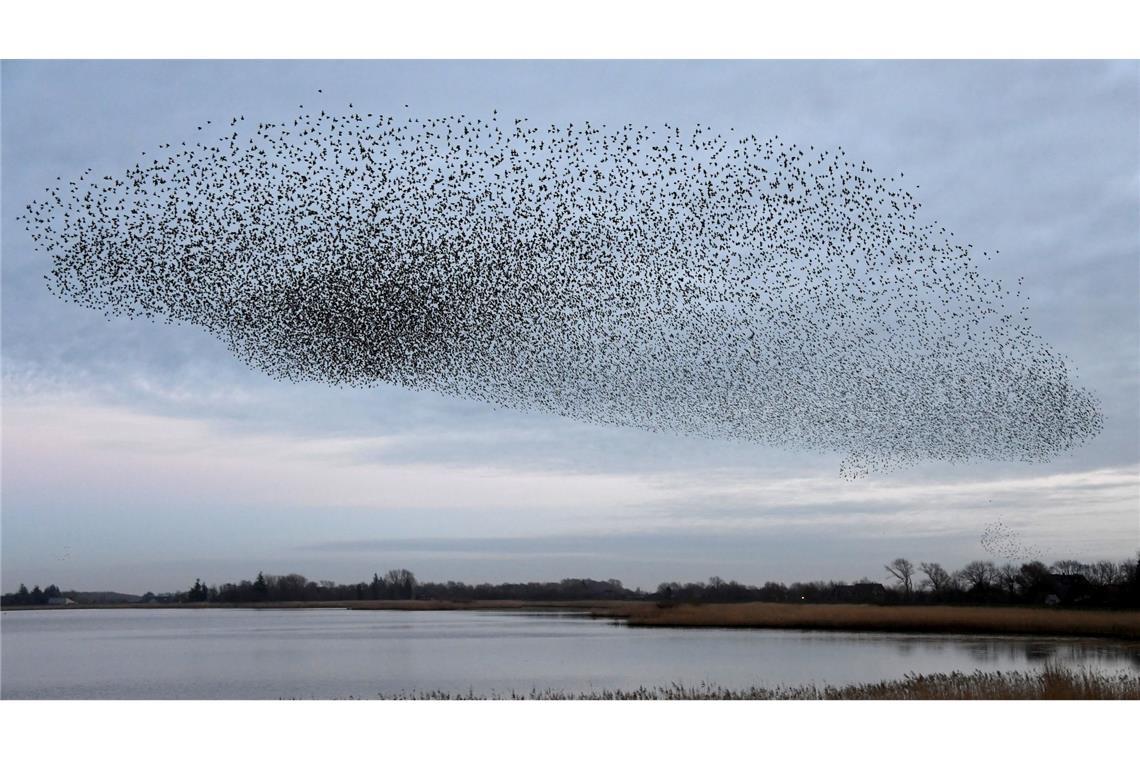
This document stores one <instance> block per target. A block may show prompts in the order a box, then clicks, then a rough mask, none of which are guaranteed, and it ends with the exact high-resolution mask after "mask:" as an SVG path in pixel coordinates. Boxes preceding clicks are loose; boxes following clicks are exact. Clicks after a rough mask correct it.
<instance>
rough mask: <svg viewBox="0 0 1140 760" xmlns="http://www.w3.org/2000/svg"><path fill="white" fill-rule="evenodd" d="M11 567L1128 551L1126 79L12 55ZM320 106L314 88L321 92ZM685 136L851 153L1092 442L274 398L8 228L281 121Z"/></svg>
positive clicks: (823, 565)
mask: <svg viewBox="0 0 1140 760" xmlns="http://www.w3.org/2000/svg"><path fill="white" fill-rule="evenodd" d="M2 77H3V91H2V108H3V114H2V118H3V124H2V129H3V133H2V161H3V179H2V182H3V188H2V190H3V271H2V274H3V284H2V297H3V302H2V317H3V325H2V331H3V332H2V339H3V344H2V357H0V358H2V360H3V384H4V385H3V423H2V424H3V475H2V499H3V504H2V523H3V524H2V529H3V534H2V549H3V558H2V574H3V577H2V585H3V588H4V590H6V591H7V590H12V589H14V588H15V587H16V586H17V585H18V584H19V583H20V582H25V583H27V584H28V585H29V586H31V585H32V584H40V585H46V584H49V583H56V584H58V585H60V586H61V587H63V588H73V587H74V588H78V589H85V590H96V589H114V590H120V591H128V592H142V591H146V590H148V589H149V590H154V591H156V592H157V591H166V590H173V589H177V588H185V587H188V586H189V585H190V584H192V583H193V581H194V578H195V577H201V578H202V579H203V580H205V581H207V582H208V583H221V582H224V581H227V580H234V579H238V578H247V577H252V576H253V575H255V574H256V573H257V572H258V571H259V570H263V571H265V572H267V573H285V572H300V573H303V574H305V575H307V576H308V577H310V578H313V579H330V580H336V581H342V582H347V581H355V580H358V579H362V578H365V577H370V576H371V574H372V573H373V572H374V571H379V572H383V571H384V570H385V569H388V568H392V567H408V568H410V569H411V570H413V571H414V572H415V573H416V574H417V575H418V576H419V577H421V578H424V579H430V580H445V579H449V578H453V579H461V580H468V581H500V580H538V579H558V578H562V577H568V576H592V577H597V578H609V577H617V578H620V579H622V580H623V581H625V582H626V583H627V585H630V586H636V585H641V586H644V587H650V586H655V585H656V584H657V583H659V582H661V581H665V580H703V579H706V578H707V577H708V576H710V575H714V574H715V575H720V576H723V577H726V578H736V579H738V580H741V581H745V582H749V583H762V582H764V581H767V580H784V581H790V580H807V579H817V578H835V579H848V580H854V579H857V578H860V577H862V576H869V577H871V578H873V579H876V580H884V575H885V573H884V571H883V569H882V565H883V563H884V562H886V561H889V560H890V559H892V558H894V557H896V556H906V557H910V558H911V559H913V560H916V561H917V560H935V561H941V562H942V563H944V564H946V565H953V566H957V565H960V564H962V563H964V562H966V561H968V560H971V559H992V560H994V561H997V562H999V563H1000V562H1003V561H1005V560H1006V558H1005V557H1002V556H999V555H993V554H989V553H988V552H987V551H986V550H985V549H984V548H983V547H982V546H981V545H980V543H979V539H980V537H981V535H982V533H983V531H984V530H985V529H986V526H987V525H989V524H991V523H994V522H997V521H1001V522H1002V523H1004V524H1005V525H1006V526H1008V527H1009V529H1010V530H1011V531H1012V532H1013V533H1014V534H1016V536H1017V538H1018V539H1019V540H1020V542H1021V543H1023V544H1025V545H1028V546H1031V547H1036V548H1037V549H1039V551H1040V552H1041V553H1042V555H1043V558H1044V559H1047V560H1049V559H1059V558H1062V557H1067V556H1075V557H1078V558H1083V559H1100V558H1111V559H1124V558H1126V557H1129V556H1133V555H1134V553H1135V551H1136V549H1137V548H1138V546H1140V388H1138V385H1137V380H1138V378H1140V65H1138V64H1136V63H1133V62H1129V63H1105V62H1097V63H1083V62H1056V63H1034V62H1001V63H989V62H966V63H957V62H953V63H911V62H884V63H877V62H820V63H810V62H805V63H783V62H777V63H769V62H748V63H734V62H709V63H705V62H696V63H688V62H671V63H657V62H612V63H611V62H539V63H528V62H504V63H497V62H485V63H483V62H345V63H323V62H298V63H276V62H235V63H229V62H188V63H186V62H171V63H165V62H97V63H85V62H60V63H51V62H48V63H43V62H28V63H24V62H15V63H13V62H5V63H4V64H3V70H2ZM318 88H320V89H323V90H324V93H323V94H320V95H318V94H317V89H318ZM348 102H352V103H353V104H354V105H355V106H356V108H357V110H360V111H371V112H377V113H384V112H393V113H394V112H396V111H400V112H402V113H407V112H405V111H403V106H404V104H408V105H409V106H410V109H409V112H411V113H413V114H416V115H419V116H439V115H447V114H457V113H464V114H467V115H469V116H478V115H480V114H489V113H490V112H491V110H492V109H498V110H499V113H500V114H506V115H508V116H510V115H518V116H526V117H528V118H530V119H532V120H534V121H536V122H539V123H542V122H547V123H565V122H576V121H585V120H591V121H597V122H605V123H609V124H614V123H624V122H634V123H639V124H655V123H657V124H659V123H663V122H669V123H671V124H672V123H677V124H682V123H689V124H691V123H695V122H698V121H699V122H701V123H704V124H708V125H711V126H712V127H713V128H718V129H723V130H725V131H727V130H728V129H729V128H730V127H732V128H735V129H736V130H738V131H741V130H743V131H747V132H751V133H754V134H757V135H760V136H762V137H766V136H769V135H773V134H778V135H780V136H781V138H784V137H786V138H789V139H790V140H792V141H794V142H797V143H804V144H812V145H815V146H817V147H820V146H823V147H825V148H827V147H831V146H840V145H841V146H842V147H843V148H844V149H845V150H846V151H847V153H848V156H850V157H854V158H855V159H856V160H866V161H867V162H868V164H870V165H871V166H872V167H874V169H875V170H876V172H877V173H880V174H884V175H890V174H893V173H897V172H899V171H903V172H905V174H906V181H907V182H908V183H913V185H917V186H920V188H919V189H918V190H915V191H914V193H915V196H916V197H917V198H918V199H919V200H920V201H922V202H923V204H924V210H923V213H924V214H925V217H924V218H925V219H927V220H935V219H936V220H938V221H939V222H941V223H943V224H945V226H946V227H947V228H949V229H951V230H953V231H954V232H955V234H956V238H957V239H958V240H961V241H963V242H971V243H973V244H974V246H975V248H977V249H986V250H990V251H993V250H1000V251H1001V253H1000V255H998V256H996V257H995V258H994V260H993V261H992V262H990V263H988V264H985V265H984V267H985V269H984V271H987V272H988V273H990V274H993V275H996V276H999V277H1002V278H1004V279H1007V280H1008V281H1013V280H1015V279H1016V278H1017V277H1018V276H1024V278H1025V286H1024V291H1025V292H1026V293H1027V294H1028V295H1029V298H1030V305H1031V306H1030V317H1031V320H1032V322H1033V324H1034V326H1035V327H1036V328H1037V330H1038V331H1039V333H1040V334H1041V335H1042V336H1043V337H1044V338H1045V339H1046V340H1047V341H1048V342H1049V343H1051V344H1052V345H1053V346H1054V347H1055V348H1057V349H1058V350H1059V351H1060V352H1061V353H1062V354H1064V355H1066V356H1067V357H1069V358H1070V359H1071V361H1072V363H1073V365H1074V366H1075V368H1076V370H1077V373H1078V374H1077V376H1078V381H1079V382H1080V384H1082V385H1084V386H1086V387H1088V388H1090V389H1091V390H1093V391H1094V392H1095V393H1096V394H1097V395H1098V396H1099V397H1100V399H1101V401H1102V408H1103V410H1104V413H1105V418H1106V424H1105V430H1104V432H1103V433H1102V434H1101V435H1100V436H1099V437H1098V438H1097V439H1095V440H1094V441H1092V442H1091V443H1090V444H1088V445H1086V446H1084V447H1083V448H1081V449H1078V450H1075V451H1072V452H1070V453H1068V454H1066V455H1065V456H1063V457H1061V458H1058V459H1057V460H1056V461H1053V462H1051V463H1047V464H1032V465H1031V464H1008V463H988V462H978V463H970V464H958V465H950V464H937V463H932V464H927V465H923V466H920V467H914V468H910V469H906V470H903V471H901V472H896V473H892V474H889V475H881V474H879V475H876V474H872V475H871V476H870V477H867V478H865V479H862V480H859V481H855V482H850V481H846V480H843V479H842V478H841V477H840V476H839V462H840V458H841V457H840V456H839V455H822V454H814V453H813V454H807V453H803V452H797V451H781V450H777V449H772V448H766V447H762V446H758V445H755V444H747V443H728V442H710V441H705V440H692V439H685V438H680V437H676V436H671V435H665V434H652V433H648V432H638V431H631V430H624V429H618V428H608V427H598V426H592V425H587V424H583V423H577V422H572V421H567V420H563V419H558V418H553V417H548V416H544V415H541V414H532V413H521V412H504V411H502V410H497V409H493V408H491V407H488V406H485V405H482V404H478V403H474V402H466V401H461V400H456V399H448V398H443V397H439V396H436V395H433V394H431V393H425V392H412V391H407V390H398V389H392V388H377V389H370V390H356V389H353V390H349V389H342V388H328V387H323V386H318V385H315V384H301V385H288V384H280V383H276V382H274V381H272V380H270V379H268V378H266V377H263V376H260V375H258V374H256V373H255V372H254V371H252V370H250V369H248V368H247V367H246V366H245V365H244V364H241V363H240V362H239V361H238V360H237V359H235V358H233V357H232V356H231V355H230V354H228V353H227V351H226V350H225V349H224V348H223V347H222V346H221V345H220V344H219V343H217V342H216V341H214V340H213V339H211V338H209V337H208V336H206V335H205V334H203V333H202V332H201V331H200V330H198V329H195V328H191V327H186V326H164V325H152V324H143V323H139V322H129V321H125V320H108V319H106V318H105V317H103V316H102V315H101V314H98V313H95V312H91V311H87V310H85V309H82V308H80V307H76V306H72V305H69V304H66V303H64V302H62V301H59V300H57V299H56V298H54V297H53V296H52V295H51V294H50V293H49V292H48V291H47V289H46V287H45V284H44V279H43V278H44V274H45V273H46V272H47V269H48V260H47V258H46V257H45V256H44V255H42V254H37V253H36V252H34V251H33V250H32V248H31V245H30V241H29V239H28V237H27V235H26V233H25V232H24V230H23V227H22V225H19V224H17V223H16V221H15V217H16V216H17V215H18V214H19V213H20V210H21V209H22V208H23V206H24V205H25V204H26V203H28V202H31V201H33V200H36V199H38V198H39V197H40V194H42V192H43V190H44V188H45V187H47V186H48V185H49V184H51V185H54V184H56V179H55V178H56V177H57V176H59V177H62V178H63V180H64V181H67V180H69V179H71V178H74V177H75V176H76V175H78V174H79V173H80V172H82V171H83V170H84V169H87V168H91V169H93V170H94V174H95V175H96V176H102V175H103V174H117V173H119V172H121V171H122V170H123V169H125V168H127V167H130V166H133V165H134V164H135V162H136V161H137V160H138V159H139V155H140V153H141V152H142V151H144V150H148V149H153V148H155V147H156V146H157V145H158V144H159V143H164V142H170V141H175V140H181V139H186V138H188V137H190V136H192V133H193V132H194V130H195V125H197V124H199V123H202V122H204V121H205V120H206V119H212V120H222V119H228V118H230V117H231V116H234V115H237V114H244V115H245V117H246V119H247V120H252V121H255V122H256V121H258V120H267V121H269V120H274V119H280V118H284V117H285V116H290V115H292V114H294V113H295V111H296V109H297V106H298V105H300V104H302V103H304V104H306V105H307V106H308V107H312V106H314V105H315V106H319V107H321V108H327V109H330V110H334V111H335V110H337V109H339V108H345V107H346V106H347V104H348Z"/></svg>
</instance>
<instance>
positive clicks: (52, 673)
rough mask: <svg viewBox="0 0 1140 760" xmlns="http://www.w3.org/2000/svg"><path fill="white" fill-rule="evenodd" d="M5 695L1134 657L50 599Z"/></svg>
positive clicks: (659, 682)
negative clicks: (56, 604) (66, 605)
mask: <svg viewBox="0 0 1140 760" xmlns="http://www.w3.org/2000/svg"><path fill="white" fill-rule="evenodd" d="M0 652H2V663H0V666H2V667H0V696H2V697H3V698H4V699H280V698H321V699H325V698H347V697H356V698H369V697H372V698H375V697H378V696H384V695H393V694H398V693H401V692H404V693H411V692H416V691H430V690H443V691H449V692H463V693H467V692H469V691H473V692H475V693H476V694H483V695H494V694H498V695H509V694H510V693H511V691H512V690H513V691H517V692H530V691H531V690H532V689H539V690H544V689H557V690H562V691H570V692H581V691H594V690H600V689H606V688H626V689H634V688H637V687H640V686H666V685H669V684H671V683H675V682H676V683H684V684H698V683H700V682H702V681H704V682H706V683H712V684H717V685H719V686H725V687H729V688H744V687H749V686H757V685H768V686H775V685H779V684H789V685H791V684H806V683H811V682H814V683H817V684H834V685H839V684H847V683H857V682H866V681H878V680H880V679H884V678H897V677H900V676H903V675H905V674H907V673H936V672H940V673H945V672H949V671H953V670H960V671H966V672H973V671H975V670H983V671H998V670H1000V671H1010V670H1020V671H1026V670H1036V669H1040V668H1042V667H1044V666H1045V664H1046V663H1058V664H1064V665H1068V666H1074V667H1083V668H1089V669H1092V670H1097V671H1102V672H1106V673H1120V672H1133V673H1135V672H1140V645H1136V644H1129V643H1123V642H1113V641H1108V640H1092V639H1063V638H1028V637H1002V636H981V637H961V636H936V635H910V634H888V633H835V632H815V631H791V630H787V631H772V630H769V631H765V630H731V629H722V630H715V629H681V628H628V627H626V626H623V625H619V624H615V623H614V622H612V621H607V620H595V619H591V618H590V617H588V616H585V615H582V614H576V613H571V614H567V613H547V612H540V613H533V612H516V611H508V612H504V611H469V612H468V611H446V612H404V611H393V610H343V609H293V610H251V609H224V610H201V609H199V610H171V609H162V610H138V609H128V610H52V611H15V612H4V613H0Z"/></svg>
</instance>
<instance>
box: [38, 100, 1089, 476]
mask: <svg viewBox="0 0 1140 760" xmlns="http://www.w3.org/2000/svg"><path fill="white" fill-rule="evenodd" d="M410 113H411V112H410V111H407V110H403V111H401V112H400V114H399V115H395V114H387V115H385V114H376V113H365V112H363V110H362V109H359V108H356V107H354V106H352V105H351V104H350V106H349V108H348V109H344V110H340V111H337V112H336V113H333V112H331V111H325V110H318V109H306V108H305V107H304V106H301V107H300V108H299V109H297V111H296V113H295V114H294V115H292V116H290V117H288V118H286V119H282V120H278V121H273V122H254V121H253V120H252V119H251V120H250V121H246V119H245V118H244V116H237V117H233V118H231V119H227V120H225V121H222V122H219V123H212V122H207V123H205V124H202V125H198V126H197V128H196V129H193V130H190V133H189V135H188V136H186V137H185V139H181V138H176V139H174V140H172V141H171V142H167V143H164V144H162V145H159V146H157V150H153V149H148V150H147V151H146V152H145V153H144V155H143V157H142V158H141V160H140V161H139V162H138V163H137V164H135V166H134V167H133V168H127V169H126V170H124V171H122V172H120V173H119V174H117V175H114V176H112V175H106V176H102V177H98V176H94V175H92V173H91V172H90V170H88V171H87V172H84V174H83V175H81V176H80V177H78V178H76V179H75V180H71V181H64V180H63V179H62V178H60V179H59V184H58V185H57V186H55V187H48V188H45V193H44V196H43V198H42V199H40V200H38V201H35V202H33V203H30V204H28V205H27V208H26V212H25V213H24V214H23V219H24V222H25V224H26V228H27V230H28V232H29V234H30V235H31V237H32V239H33V241H34V244H35V245H36V246H37V247H38V248H39V249H40V250H41V251H44V252H46V253H48V254H50V256H51V270H50V273H49V274H48V275H46V277H47V280H48V285H49V287H50V288H51V289H52V290H53V291H54V292H55V293H56V294H57V295H59V296H60V297H62V298H63V299H65V300H68V301H72V302H75V303H78V304H81V305H84V306H87V307H91V308H94V309H98V310H101V311H102V312H104V313H105V314H106V315H107V316H108V317H117V316H129V317H131V318H135V317H144V318H148V319H154V320H162V321H168V322H173V323H184V324H191V325H197V326H199V327H201V328H204V329H205V330H207V331H209V332H210V333H211V334H213V335H215V336H217V337H218V338H219V339H221V340H222V341H224V342H225V343H226V345H227V346H228V347H229V349H230V350H231V351H232V352H233V353H234V354H235V355H236V356H237V357H239V358H240V359H241V360H243V361H244V362H246V363H248V364H249V365H250V366H251V367H253V368H256V369H257V370H260V371H262V372H265V373H268V374H269V375H271V376H273V377H276V378H280V379H283V380H289V381H297V382H308V381H315V382H320V383H329V384H336V385H347V386H373V385H377V384H393V385H398V386H404V387H408V388H413V389H421V390H425V391H434V392H438V393H441V394H446V395H449V396H455V397H461V398H466V399H474V400H478V401H483V402H488V403H491V404H494V405H498V406H501V407H508V408H514V409H521V410H530V411H536V412H545V413H552V414H556V415H563V416H566V417H570V418H574V419H578V420H584V421H589V422H592V423H598V424H610V425H621V426H631V427H635V428H640V429H646V430H651V431H661V432H671V433H677V434H682V435H687V436H703V437H708V438H714V439H738V440H745V441H752V442H756V443H759V444H764V445H771V446H778V447H785V448H794V449H801V450H814V451H824V452H839V453H841V454H842V455H843V456H844V459H843V463H842V465H841V472H842V474H844V475H845V476H847V477H859V476H861V475H864V474H866V473H868V472H872V471H883V470H886V469H889V468H893V467H896V466H899V465H902V464H907V463H912V462H918V461H925V460H940V461H963V460H969V459H979V458H980V459H993V460H1002V461H1043V460H1047V459H1050V458H1052V457H1055V456H1056V455H1058V454H1059V453H1061V452H1063V451H1065V450H1068V449H1070V448H1072V447H1074V446H1076V445H1079V444H1081V443H1082V442H1084V441H1086V440H1088V439H1089V438H1091V437H1092V436H1094V435H1096V434H1097V433H1098V432H1099V430H1100V429H1101V426H1102V415H1101V412H1100V411H1099V409H1098V404H1097V400H1096V398H1095V397H1094V396H1093V395H1092V394H1091V393H1090V392H1089V391H1087V390H1085V389H1083V388H1081V387H1079V386H1077V385H1076V384H1075V381H1074V379H1073V376H1072V372H1071V369H1070V367H1069V366H1068V364H1067V363H1066V361H1065V360H1064V358H1063V357H1062V356H1060V355H1059V354H1058V353H1057V352H1056V351H1055V350H1054V349H1052V348H1051V347H1050V346H1049V345H1048V344H1046V343H1045V342H1044V340H1043V339H1042V338H1041V337H1040V336H1038V335H1036V334H1035V333H1034V332H1033V331H1032V328H1031V326H1030V324H1029V322H1028V316H1027V314H1026V305H1025V304H1026V301H1027V299H1026V298H1025V297H1024V296H1023V295H1022V294H1021V292H1020V290H1019V287H1020V281H1019V286H1018V288H1014V290H1013V292H1011V290H1010V289H1009V288H1007V287H1006V286H1005V285H1003V283H1002V282H1000V281H998V280H997V279H994V278H991V277H987V276H986V275H985V274H984V273H983V271H982V262H983V261H984V259H985V258H986V257H988V255H989V254H987V253H984V252H982V251H976V250H974V249H973V247H972V246H971V245H969V244H963V243H959V242H956V241H955V239H954V234H953V233H952V232H949V231H947V230H946V229H945V228H944V227H942V226H940V225H938V224H937V223H932V222H924V221H923V220H922V219H921V218H920V214H919V210H920V204H919V203H918V201H917V200H916V199H915V198H914V197H913V196H912V195H911V193H910V192H909V191H908V190H907V189H905V188H904V187H903V186H902V184H901V176H900V178H888V177H883V176H880V175H878V174H876V173H875V172H874V171H872V169H871V167H869V166H868V165H867V164H866V163H865V162H863V161H859V160H856V159H854V158H849V157H848V156H847V155H846V153H845V152H844V151H843V150H842V149H823V148H816V147H815V146H797V145H795V144H792V143H791V142H789V141H786V140H783V139H781V138H780V137H771V138H761V137H756V136H753V135H748V134H742V133H738V132H736V131H735V130H729V131H727V132H724V133H719V132H717V131H714V130H712V129H710V128H709V127H708V126H704V125H701V124H696V125H693V126H689V127H687V128H682V127H681V126H678V125H673V124H663V125H659V126H650V125H633V124H624V125H621V126H609V127H608V126H606V125H604V124H601V125H595V124H592V123H590V122H574V123H566V124H535V123H531V122H530V121H529V120H527V119H525V118H513V117H511V118H508V117H503V116H501V115H499V114H498V113H497V112H493V113H491V114H486V115H483V116H479V117H476V116H468V115H466V114H459V115H450V116H441V117H435V118H418V117H415V116H413V115H410Z"/></svg>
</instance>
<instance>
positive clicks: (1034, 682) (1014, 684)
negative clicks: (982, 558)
mask: <svg viewBox="0 0 1140 760" xmlns="http://www.w3.org/2000/svg"><path fill="white" fill-rule="evenodd" d="M381 696H384V698H385V699H397V700H406V699H414V700H617V701H622V700H676V699H680V700H712V699H720V700H835V699H840V700H868V699H883V700H885V699H890V700H926V699H953V700H960V699H1140V675H1136V674H1121V675H1116V676H1109V675H1104V674H1100V673H1093V672H1091V671H1083V670H1070V669H1065V668H1057V667H1046V668H1045V669H1044V670H1041V671H1033V672H1011V673H1000V672H997V673H983V672H982V671H975V672H974V673H961V672H958V671H955V672H953V673H936V674H934V675H916V674H910V675H907V676H905V677H903V678H900V679H896V680H887V681H879V682H877V683H867V684H855V685H850V686H816V685H814V684H812V685H807V686H774V687H752V688H747V689H727V688H724V687H721V686H717V685H715V684H707V683H704V682H701V683H699V684H696V685H684V684H679V683H674V684H671V685H669V686H652V687H648V686H642V687H640V688H637V689H602V690H598V691H589V692H566V691H559V690H554V689H541V690H540V689H533V690H531V691H529V692H516V691H511V692H509V693H505V694H497V693H493V692H492V693H491V694H476V693H475V692H471V691H469V692H445V691H421V692H401V693H399V694H394V695H387V696H385V695H381Z"/></svg>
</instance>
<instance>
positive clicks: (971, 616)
mask: <svg viewBox="0 0 1140 760" xmlns="http://www.w3.org/2000/svg"><path fill="white" fill-rule="evenodd" d="M594 614H595V615H599V616H603V617H610V616H613V617H620V618H622V619H624V620H625V621H626V622H627V623H628V624H629V625H631V626H673V627H716V628H800V629H811V630H840V631H888V632H899V633H949V634H1036V635H1055V636H1103V637H1110V638H1117V639H1126V640H1138V639H1140V611H1121V610H1053V609H1043V608H1034V607H951V606H930V605H914V606H898V607H888V606H879V605H866V604H776V603H770V602H745V603H740V604H680V605H675V606H660V605H655V604H637V605H628V606H626V607H624V608H621V607H615V608H611V609H608V610H598V611H595V612H594Z"/></svg>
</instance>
